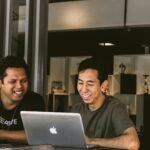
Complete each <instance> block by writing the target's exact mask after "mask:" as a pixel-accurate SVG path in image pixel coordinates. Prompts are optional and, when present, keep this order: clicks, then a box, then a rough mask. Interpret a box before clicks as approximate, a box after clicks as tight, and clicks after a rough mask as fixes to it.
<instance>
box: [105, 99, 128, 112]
mask: <svg viewBox="0 0 150 150" xmlns="http://www.w3.org/2000/svg"><path fill="white" fill-rule="evenodd" d="M106 103H107V107H108V108H109V110H111V111H118V112H119V111H126V106H125V104H123V103H122V102H121V101H120V100H119V99H118V98H116V97H113V96H107V97H106Z"/></svg>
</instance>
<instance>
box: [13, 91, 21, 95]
mask: <svg viewBox="0 0 150 150" xmlns="http://www.w3.org/2000/svg"><path fill="white" fill-rule="evenodd" d="M14 93H16V94H17V95H21V94H22V93H23V91H15V92H14Z"/></svg>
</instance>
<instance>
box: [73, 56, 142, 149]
mask: <svg viewBox="0 0 150 150" xmlns="http://www.w3.org/2000/svg"><path fill="white" fill-rule="evenodd" d="M107 89H108V80H107V74H106V73H105V71H103V68H102V67H101V66H100V64H98V62H96V61H95V60H94V59H93V58H88V59H86V60H83V61H82V62H81V63H80V64H79V68H78V82H77V90H78V92H79V95H80V96H81V98H82V100H83V102H81V103H78V104H76V105H75V106H74V107H73V112H77V113H80V114H81V117H82V121H83V125H84V130H85V134H86V142H87V144H95V145H100V146H104V147H111V148H119V149H128V150H138V149H139V139H138V136H137V132H136V130H135V127H134V124H133V123H132V121H131V120H130V118H129V115H128V113H127V111H126V107H125V106H124V105H123V104H122V103H120V102H119V100H117V99H116V98H114V97H112V96H107V95H106V94H105V93H106V90H107Z"/></svg>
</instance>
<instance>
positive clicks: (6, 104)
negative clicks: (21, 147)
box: [0, 56, 45, 143]
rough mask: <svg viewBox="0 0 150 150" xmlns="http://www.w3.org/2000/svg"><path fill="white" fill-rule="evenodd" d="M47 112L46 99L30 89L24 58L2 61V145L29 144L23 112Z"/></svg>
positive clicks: (0, 97)
mask: <svg viewBox="0 0 150 150" xmlns="http://www.w3.org/2000/svg"><path fill="white" fill-rule="evenodd" d="M21 110H31V111H32V110H33V111H45V104H44V100H43V98H42V96H40V95H39V94H37V93H34V92H32V91H30V90H29V71H28V66H27V64H26V63H25V61H24V60H23V59H22V58H19V57H16V56H7V57H4V58H2V59H1V60H0V143H12V142H15V143H16V142H19V143H26V142H27V139H26V135H25V131H24V127H23V124H22V120H21V116H20V111H21Z"/></svg>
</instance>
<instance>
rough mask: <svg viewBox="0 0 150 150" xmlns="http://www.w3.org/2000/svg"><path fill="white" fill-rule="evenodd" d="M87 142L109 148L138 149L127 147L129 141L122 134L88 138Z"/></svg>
mask: <svg viewBox="0 0 150 150" xmlns="http://www.w3.org/2000/svg"><path fill="white" fill-rule="evenodd" d="M87 143H89V144H94V145H100V146H104V147H110V148H118V149H128V150H138V149H131V148H129V147H130V145H131V144H130V143H131V141H128V140H126V138H124V137H123V136H120V137H115V138H90V140H89V142H87Z"/></svg>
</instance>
